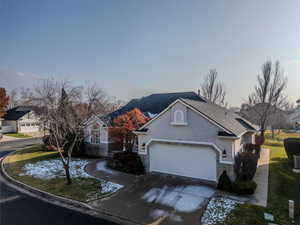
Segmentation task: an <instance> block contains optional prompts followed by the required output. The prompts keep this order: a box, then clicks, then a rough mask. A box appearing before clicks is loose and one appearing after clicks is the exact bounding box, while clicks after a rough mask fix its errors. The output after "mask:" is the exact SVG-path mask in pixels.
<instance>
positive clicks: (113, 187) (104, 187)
mask: <svg viewBox="0 0 300 225" xmlns="http://www.w3.org/2000/svg"><path fill="white" fill-rule="evenodd" d="M122 187H123V185H121V184H116V183H113V182H110V181H106V182H103V183H101V193H112V192H116V191H118V190H119V189H121V188H122Z"/></svg>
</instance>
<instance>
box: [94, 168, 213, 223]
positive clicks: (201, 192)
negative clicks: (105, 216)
mask: <svg viewBox="0 0 300 225" xmlns="http://www.w3.org/2000/svg"><path fill="white" fill-rule="evenodd" d="M214 194H215V189H214V188H212V187H210V186H207V185H204V184H202V183H200V182H199V181H193V180H190V179H183V178H179V177H173V176H163V175H158V174H149V175H145V176H142V177H139V179H138V180H137V181H136V182H134V183H133V184H132V185H128V186H127V187H125V188H123V189H122V190H120V191H119V192H117V193H116V194H114V195H113V196H111V197H110V198H108V199H103V200H98V201H95V202H93V203H91V204H92V205H93V206H94V207H96V208H99V209H101V210H105V211H106V212H108V213H111V214H114V215H117V216H118V217H122V218H124V219H128V220H130V221H133V222H136V223H140V224H201V223H200V218H201V216H202V213H203V210H204V208H205V206H206V204H207V203H208V201H209V199H210V198H211V197H212V196H213V195H214Z"/></svg>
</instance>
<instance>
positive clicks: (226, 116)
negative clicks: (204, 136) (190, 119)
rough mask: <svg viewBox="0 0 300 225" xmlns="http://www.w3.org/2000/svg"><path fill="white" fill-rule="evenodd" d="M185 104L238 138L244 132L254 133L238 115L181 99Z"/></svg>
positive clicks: (220, 108)
mask: <svg viewBox="0 0 300 225" xmlns="http://www.w3.org/2000/svg"><path fill="white" fill-rule="evenodd" d="M182 101H184V102H185V103H186V104H188V105H189V106H191V107H193V108H194V109H195V110H197V111H199V112H200V113H203V114H204V115H205V116H207V117H209V118H210V119H211V120H213V121H215V122H216V123H217V124H219V125H220V126H222V127H224V128H225V129H227V130H229V131H230V132H231V133H232V134H234V135H236V136H239V135H240V134H242V133H244V132H246V131H249V130H251V131H256V128H255V126H254V125H253V124H251V123H250V122H249V121H247V120H246V119H244V118H243V117H241V116H240V115H238V114H236V113H234V112H232V111H230V110H228V109H226V108H224V107H221V106H219V105H216V104H212V103H206V102H198V101H193V100H189V99H182Z"/></svg>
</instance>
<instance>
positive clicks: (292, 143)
mask: <svg viewBox="0 0 300 225" xmlns="http://www.w3.org/2000/svg"><path fill="white" fill-rule="evenodd" d="M283 143H284V149H285V152H286V154H287V156H288V163H289V165H290V166H291V167H294V159H293V155H300V138H287V139H284V141H283Z"/></svg>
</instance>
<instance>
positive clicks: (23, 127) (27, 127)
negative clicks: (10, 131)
mask: <svg viewBox="0 0 300 225" xmlns="http://www.w3.org/2000/svg"><path fill="white" fill-rule="evenodd" d="M39 130H40V123H34V122H31V123H23V122H22V123H20V125H19V130H18V132H19V133H31V132H38V131H39Z"/></svg>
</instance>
